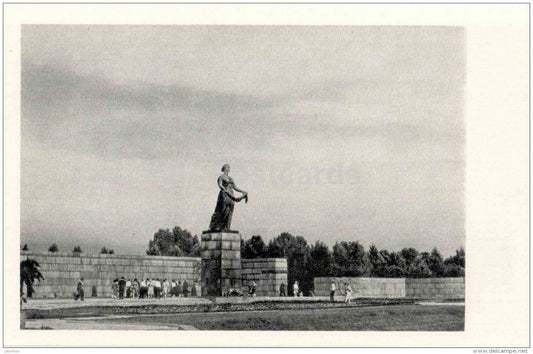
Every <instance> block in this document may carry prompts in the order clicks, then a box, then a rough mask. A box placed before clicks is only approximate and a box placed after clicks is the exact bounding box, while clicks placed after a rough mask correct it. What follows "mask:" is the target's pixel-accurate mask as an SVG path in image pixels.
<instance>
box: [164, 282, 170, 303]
mask: <svg viewBox="0 0 533 354" xmlns="http://www.w3.org/2000/svg"><path fill="white" fill-rule="evenodd" d="M169 292H170V284H169V282H168V280H167V279H165V280H164V281H163V297H164V298H165V299H166V298H167V297H168V294H169Z"/></svg>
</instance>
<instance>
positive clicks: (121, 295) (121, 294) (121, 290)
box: [118, 277, 126, 300]
mask: <svg viewBox="0 0 533 354" xmlns="http://www.w3.org/2000/svg"><path fill="white" fill-rule="evenodd" d="M125 289H126V280H125V279H124V277H121V278H120V280H119V281H118V298H119V299H120V300H124V290H125Z"/></svg>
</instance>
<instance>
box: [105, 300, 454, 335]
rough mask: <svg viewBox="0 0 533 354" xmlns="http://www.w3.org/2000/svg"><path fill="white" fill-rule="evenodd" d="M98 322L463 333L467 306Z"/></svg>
mask: <svg viewBox="0 0 533 354" xmlns="http://www.w3.org/2000/svg"><path fill="white" fill-rule="evenodd" d="M95 321H96V322H99V323H105V322H108V323H125V324H126V323H142V324H158V325H167V326H173V325H189V326H193V327H196V328H198V329H201V330H262V331H268V330H295V331H306V330H313V331H317V330H335V331H463V330H464V306H447V305H438V306H418V305H393V306H372V307H351V308H347V307H345V308H317V309H303V310H302V309H298V310H283V311H281V310H266V311H242V312H206V313H187V314H169V315H149V316H132V317H127V318H118V319H117V318H114V319H97V320H95Z"/></svg>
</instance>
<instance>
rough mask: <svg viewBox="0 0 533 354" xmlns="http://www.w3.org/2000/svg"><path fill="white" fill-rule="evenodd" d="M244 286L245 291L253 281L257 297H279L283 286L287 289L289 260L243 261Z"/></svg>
mask: <svg viewBox="0 0 533 354" xmlns="http://www.w3.org/2000/svg"><path fill="white" fill-rule="evenodd" d="M241 264H242V271H241V272H242V285H243V287H244V288H245V290H248V287H249V286H250V285H251V284H252V282H253V281H255V283H256V284H257V288H256V295H257V296H279V288H280V286H281V284H282V283H283V284H285V287H286V288H287V260H286V259H285V258H256V259H242V260H241Z"/></svg>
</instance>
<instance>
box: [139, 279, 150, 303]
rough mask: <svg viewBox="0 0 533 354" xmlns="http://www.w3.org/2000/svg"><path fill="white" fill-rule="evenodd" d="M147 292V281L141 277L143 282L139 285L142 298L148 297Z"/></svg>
mask: <svg viewBox="0 0 533 354" xmlns="http://www.w3.org/2000/svg"><path fill="white" fill-rule="evenodd" d="M147 292H148V289H147V288H146V281H145V280H144V279H141V284H140V287H139V297H140V298H141V299H144V298H145V297H146V293H147Z"/></svg>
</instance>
